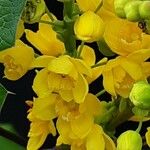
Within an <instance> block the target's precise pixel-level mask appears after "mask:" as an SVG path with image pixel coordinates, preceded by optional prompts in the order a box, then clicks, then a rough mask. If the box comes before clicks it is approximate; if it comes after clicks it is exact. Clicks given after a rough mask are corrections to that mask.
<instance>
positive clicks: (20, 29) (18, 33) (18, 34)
mask: <svg viewBox="0 0 150 150" xmlns="http://www.w3.org/2000/svg"><path fill="white" fill-rule="evenodd" d="M23 32H24V22H23V21H22V20H21V19H20V20H19V22H18V25H17V31H16V39H19V38H20V37H21V36H22V34H23Z"/></svg>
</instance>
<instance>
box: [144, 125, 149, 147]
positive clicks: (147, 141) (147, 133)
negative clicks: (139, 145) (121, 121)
mask: <svg viewBox="0 0 150 150" xmlns="http://www.w3.org/2000/svg"><path fill="white" fill-rule="evenodd" d="M145 137H146V143H147V145H148V146H149V147H150V127H148V128H147V132H146V134H145Z"/></svg>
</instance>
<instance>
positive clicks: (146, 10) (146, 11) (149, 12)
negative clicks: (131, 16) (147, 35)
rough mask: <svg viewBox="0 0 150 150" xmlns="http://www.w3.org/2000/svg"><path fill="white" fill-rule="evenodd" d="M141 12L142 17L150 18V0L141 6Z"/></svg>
mask: <svg viewBox="0 0 150 150" xmlns="http://www.w3.org/2000/svg"><path fill="white" fill-rule="evenodd" d="M139 13H140V16H141V18H142V19H148V20H149V19H150V1H143V2H142V4H141V5H140V7H139Z"/></svg>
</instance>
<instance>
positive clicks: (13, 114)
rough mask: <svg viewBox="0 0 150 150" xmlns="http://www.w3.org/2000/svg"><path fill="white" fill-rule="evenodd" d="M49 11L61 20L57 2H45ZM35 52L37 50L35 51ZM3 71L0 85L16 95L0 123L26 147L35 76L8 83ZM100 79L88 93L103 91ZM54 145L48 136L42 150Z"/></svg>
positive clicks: (129, 125) (132, 126)
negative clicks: (14, 132) (11, 128)
mask: <svg viewBox="0 0 150 150" xmlns="http://www.w3.org/2000/svg"><path fill="white" fill-rule="evenodd" d="M45 2H46V4H47V6H48V8H49V10H50V11H51V12H52V13H54V14H55V15H56V16H57V18H58V19H62V10H63V5H62V3H60V2H57V0H45ZM25 26H26V28H29V29H32V30H33V31H36V30H37V29H38V25H37V24H33V25H28V24H25ZM21 39H22V40H23V41H24V42H25V43H27V44H29V45H30V46H32V45H31V44H30V43H29V42H28V41H27V40H26V39H25V36H24V35H23V37H22V38H21ZM90 46H92V47H94V48H95V49H97V47H96V44H90ZM35 51H36V52H37V50H36V49H35ZM96 54H97V59H100V58H102V57H103V55H102V54H100V52H99V51H96ZM3 70H4V67H3V65H2V64H0V83H2V84H3V85H4V86H5V87H6V89H7V90H8V91H11V92H13V93H16V95H12V94H9V95H8V96H7V98H6V101H5V104H4V107H3V109H2V112H1V114H0V123H3V122H7V123H12V124H13V125H14V127H15V129H16V130H17V131H18V132H19V134H20V135H21V136H22V137H23V138H21V139H19V138H17V137H15V136H13V135H9V138H11V139H12V140H14V141H16V142H18V143H20V144H22V145H24V146H26V143H27V140H28V138H27V133H28V130H29V121H28V120H27V118H26V116H27V110H28V107H27V105H26V104H25V101H26V100H32V99H33V96H35V94H34V92H33V90H32V88H31V85H32V83H33V79H34V76H35V72H34V70H31V71H29V72H28V73H27V74H26V75H25V76H23V77H22V78H21V79H19V80H18V81H10V80H7V79H5V78H3V75H4V74H3ZM101 81H102V77H100V78H99V79H97V80H96V81H95V82H94V83H92V84H91V85H90V92H92V93H93V94H96V93H97V92H98V91H100V90H101V89H103V87H102V85H101ZM101 99H102V100H109V99H110V97H109V96H108V94H104V95H103V96H101ZM137 125H138V124H137V123H133V122H126V123H124V124H122V125H120V126H119V127H118V128H117V130H116V135H117V136H118V135H120V133H122V131H125V130H128V129H133V130H135V129H136V128H137ZM148 125H150V122H146V123H144V125H143V127H142V131H141V133H142V135H144V133H145V132H146V127H147V126H148ZM0 134H3V136H6V137H7V136H8V135H7V133H5V132H0ZM54 145H55V138H54V137H51V136H49V137H48V138H47V141H46V142H45V144H44V146H43V147H44V148H48V147H49V146H50V147H53V146H54Z"/></svg>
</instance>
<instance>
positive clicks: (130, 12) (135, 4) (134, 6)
mask: <svg viewBox="0 0 150 150" xmlns="http://www.w3.org/2000/svg"><path fill="white" fill-rule="evenodd" d="M141 4H142V1H131V2H130V3H127V4H126V5H125V7H124V11H125V14H126V18H127V19H128V20H129V21H139V20H140V19H141V18H140V14H139V6H140V5H141Z"/></svg>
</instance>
